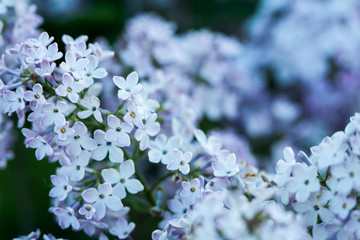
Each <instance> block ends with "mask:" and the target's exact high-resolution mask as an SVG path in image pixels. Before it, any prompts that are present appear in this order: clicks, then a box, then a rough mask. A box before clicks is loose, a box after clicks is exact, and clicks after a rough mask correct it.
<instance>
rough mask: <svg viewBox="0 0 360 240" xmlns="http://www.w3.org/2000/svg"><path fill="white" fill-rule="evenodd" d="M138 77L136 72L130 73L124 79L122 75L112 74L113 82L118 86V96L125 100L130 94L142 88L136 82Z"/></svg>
mask: <svg viewBox="0 0 360 240" xmlns="http://www.w3.org/2000/svg"><path fill="white" fill-rule="evenodd" d="M138 81H139V77H138V75H137V73H136V72H132V73H130V74H129V75H128V76H127V77H126V80H125V79H124V78H123V77H119V76H114V77H113V82H114V84H115V85H116V86H117V87H118V88H119V91H118V98H119V99H121V100H127V99H129V98H130V97H131V95H133V94H136V93H139V92H141V91H142V90H143V86H142V85H141V84H138Z"/></svg>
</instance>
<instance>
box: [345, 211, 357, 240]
mask: <svg viewBox="0 0 360 240" xmlns="http://www.w3.org/2000/svg"><path fill="white" fill-rule="evenodd" d="M359 219H360V211H359V210H355V211H353V212H352V213H351V215H350V220H349V221H348V222H347V223H346V224H345V226H344V228H345V231H346V232H347V233H348V234H349V235H350V236H352V237H353V238H355V239H360V221H359Z"/></svg>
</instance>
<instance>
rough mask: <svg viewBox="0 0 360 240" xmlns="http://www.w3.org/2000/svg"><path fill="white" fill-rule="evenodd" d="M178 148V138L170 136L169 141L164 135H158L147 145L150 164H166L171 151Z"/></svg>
mask: <svg viewBox="0 0 360 240" xmlns="http://www.w3.org/2000/svg"><path fill="white" fill-rule="evenodd" d="M179 147H180V138H179V137H177V136H172V137H170V138H169V139H168V138H167V137H166V135H164V134H159V135H158V136H157V137H156V138H155V140H154V141H150V143H149V149H150V150H149V152H148V155H149V161H150V162H152V163H159V162H160V161H161V163H163V164H168V163H169V162H170V158H171V154H172V152H173V150H175V149H176V148H179Z"/></svg>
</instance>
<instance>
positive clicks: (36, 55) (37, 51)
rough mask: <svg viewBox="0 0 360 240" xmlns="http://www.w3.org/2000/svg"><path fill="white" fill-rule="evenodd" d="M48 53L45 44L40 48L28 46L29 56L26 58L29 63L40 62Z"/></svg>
mask: <svg viewBox="0 0 360 240" xmlns="http://www.w3.org/2000/svg"><path fill="white" fill-rule="evenodd" d="M46 54H47V49H46V47H44V46H40V47H38V48H28V49H27V55H28V56H27V57H26V58H25V60H26V62H28V63H33V64H39V63H41V61H42V60H43V59H44V58H45V56H46Z"/></svg>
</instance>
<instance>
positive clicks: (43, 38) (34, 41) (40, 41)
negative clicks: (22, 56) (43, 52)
mask: <svg viewBox="0 0 360 240" xmlns="http://www.w3.org/2000/svg"><path fill="white" fill-rule="evenodd" d="M52 41H54V37H49V34H48V33H47V32H42V33H41V34H40V35H39V36H38V38H29V39H28V40H27V42H28V43H30V44H31V45H33V46H35V47H40V46H43V47H46V46H48V45H49V44H50V43H51V42H52Z"/></svg>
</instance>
